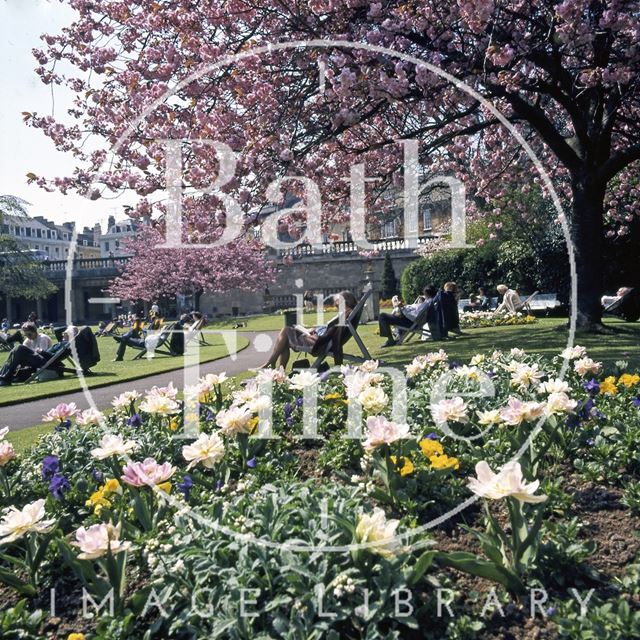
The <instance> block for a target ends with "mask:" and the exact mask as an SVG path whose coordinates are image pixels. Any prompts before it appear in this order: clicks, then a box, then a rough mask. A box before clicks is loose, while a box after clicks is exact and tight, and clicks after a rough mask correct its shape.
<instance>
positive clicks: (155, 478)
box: [121, 458, 175, 487]
mask: <svg viewBox="0 0 640 640" xmlns="http://www.w3.org/2000/svg"><path fill="white" fill-rule="evenodd" d="M123 471H124V474H123V475H122V476H121V477H122V481H123V482H125V483H126V484H128V485H131V486H132V487H143V486H145V485H149V486H152V485H157V484H162V483H163V482H166V481H167V480H169V478H171V476H172V475H173V474H174V472H175V469H174V467H172V466H171V464H170V463H169V462H165V463H163V464H158V463H157V462H156V461H155V460H154V459H153V458H146V459H145V460H144V461H143V462H128V463H127V464H126V466H125V467H124V469H123Z"/></svg>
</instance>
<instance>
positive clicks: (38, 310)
mask: <svg viewBox="0 0 640 640" xmlns="http://www.w3.org/2000/svg"><path fill="white" fill-rule="evenodd" d="M36 313H37V314H38V319H39V320H40V321H42V298H38V299H37V300H36Z"/></svg>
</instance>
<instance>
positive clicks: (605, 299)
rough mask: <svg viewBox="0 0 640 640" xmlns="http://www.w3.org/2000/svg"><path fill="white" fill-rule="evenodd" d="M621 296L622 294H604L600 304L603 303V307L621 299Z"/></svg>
mask: <svg viewBox="0 0 640 640" xmlns="http://www.w3.org/2000/svg"><path fill="white" fill-rule="evenodd" d="M620 298H621V296H602V298H601V299H600V304H602V306H603V307H608V306H609V305H612V304H613V303H614V302H617V301H618V300H620Z"/></svg>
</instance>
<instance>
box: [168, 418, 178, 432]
mask: <svg viewBox="0 0 640 640" xmlns="http://www.w3.org/2000/svg"><path fill="white" fill-rule="evenodd" d="M177 428H178V421H177V420H176V419H175V418H173V420H171V422H170V423H169V429H171V431H176V430H177Z"/></svg>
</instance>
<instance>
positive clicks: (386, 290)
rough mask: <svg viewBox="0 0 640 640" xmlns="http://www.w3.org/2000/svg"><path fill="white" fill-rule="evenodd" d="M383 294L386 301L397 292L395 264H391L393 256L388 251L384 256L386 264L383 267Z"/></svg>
mask: <svg viewBox="0 0 640 640" xmlns="http://www.w3.org/2000/svg"><path fill="white" fill-rule="evenodd" d="M380 285H381V290H382V291H381V293H382V297H383V298H384V299H385V300H388V299H389V298H391V297H392V296H394V295H395V294H396V292H397V289H396V274H395V271H394V270H393V263H392V262H391V254H390V253H389V252H388V251H387V252H386V253H385V254H384V264H383V266H382V282H381V283H380Z"/></svg>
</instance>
